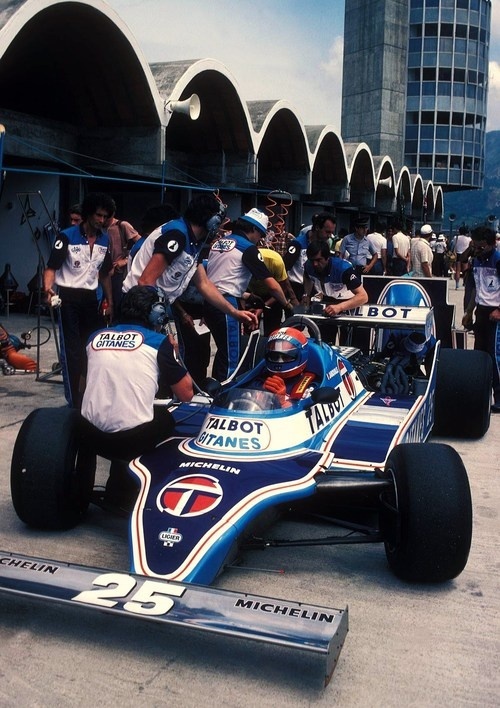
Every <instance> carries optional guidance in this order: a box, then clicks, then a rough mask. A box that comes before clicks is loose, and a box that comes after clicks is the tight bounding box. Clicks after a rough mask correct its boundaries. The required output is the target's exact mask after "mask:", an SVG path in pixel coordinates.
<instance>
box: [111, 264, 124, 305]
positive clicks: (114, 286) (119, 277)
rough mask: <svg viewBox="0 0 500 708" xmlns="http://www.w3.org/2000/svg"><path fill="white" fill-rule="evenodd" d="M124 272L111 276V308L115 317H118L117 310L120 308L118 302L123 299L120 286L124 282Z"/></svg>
mask: <svg viewBox="0 0 500 708" xmlns="http://www.w3.org/2000/svg"><path fill="white" fill-rule="evenodd" d="M125 275H126V273H125V271H119V272H115V273H113V275H112V276H111V292H112V295H113V308H114V312H115V314H116V315H118V308H119V307H120V302H121V300H122V297H123V292H122V285H123V281H124V280H125Z"/></svg>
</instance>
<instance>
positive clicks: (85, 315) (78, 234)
mask: <svg viewBox="0 0 500 708" xmlns="http://www.w3.org/2000/svg"><path fill="white" fill-rule="evenodd" d="M115 208H116V207H115V203H114V200H113V199H112V198H111V197H110V196H109V195H108V194H102V193H98V192H91V193H89V194H87V196H86V197H85V198H84V199H83V202H82V222H81V223H80V224H77V225H75V226H70V227H69V228H67V229H64V230H63V231H61V232H60V233H59V234H58V235H57V238H56V240H55V242H54V246H53V248H52V251H51V253H50V256H49V259H48V261H47V267H46V269H45V271H44V274H43V285H44V290H45V295H46V298H47V302H48V303H49V305H51V304H52V303H54V304H55V302H54V298H55V297H56V295H58V296H59V298H60V301H61V302H60V314H59V329H60V341H61V365H62V373H63V380H64V387H65V395H66V399H67V401H68V403H69V405H70V406H72V407H74V408H79V407H80V402H81V392H80V380H81V378H82V376H83V377H84V376H85V366H86V359H85V344H86V342H87V339H88V336H89V334H90V333H91V332H93V331H94V330H95V329H97V328H98V327H99V324H100V322H99V311H98V302H97V286H98V285H99V282H100V283H101V285H102V288H103V290H104V295H105V297H106V299H107V301H108V309H107V315H108V317H109V318H110V319H111V318H112V316H113V298H112V293H111V276H110V271H111V268H112V265H113V264H112V261H111V255H110V252H109V239H108V236H107V234H106V233H105V232H104V231H103V226H104V223H105V221H106V220H107V219H109V217H110V216H111V215H112V214H113V213H114V211H115ZM55 286H57V293H56V290H55V289H54V288H55Z"/></svg>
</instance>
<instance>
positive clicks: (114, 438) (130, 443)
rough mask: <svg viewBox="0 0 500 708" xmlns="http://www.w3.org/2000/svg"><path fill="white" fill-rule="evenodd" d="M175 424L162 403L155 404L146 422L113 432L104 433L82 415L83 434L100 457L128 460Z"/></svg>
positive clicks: (165, 434)
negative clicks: (151, 414)
mask: <svg viewBox="0 0 500 708" xmlns="http://www.w3.org/2000/svg"><path fill="white" fill-rule="evenodd" d="M174 426H175V423H174V419H173V417H172V415H171V413H169V411H168V410H167V409H166V408H165V407H164V406H155V407H154V414H153V419H152V420H150V421H149V422H148V423H143V424H142V425H138V426H136V427H135V428H130V429H129V430H119V431H118V432H116V433H103V432H102V430H99V429H98V428H96V427H95V426H94V425H92V423H89V421H88V420H85V418H82V438H83V440H84V441H85V442H86V443H88V445H89V447H91V448H92V449H93V450H95V452H96V454H97V455H100V456H101V457H105V458H106V459H108V460H113V459H116V460H127V461H129V460H133V459H134V457H138V456H139V455H142V454H143V453H145V452H147V451H148V450H152V449H153V448H154V447H156V445H158V444H159V443H161V442H163V440H165V439H166V438H168V437H169V436H170V435H171V434H172V432H173V429H174Z"/></svg>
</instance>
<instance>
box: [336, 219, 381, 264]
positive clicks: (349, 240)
mask: <svg viewBox="0 0 500 708" xmlns="http://www.w3.org/2000/svg"><path fill="white" fill-rule="evenodd" d="M367 232H368V219H356V221H355V222H354V232H353V233H351V234H347V236H345V238H344V239H343V241H342V245H341V247H340V257H341V258H343V259H344V260H347V261H349V263H351V264H352V267H353V268H354V272H355V273H356V275H357V276H361V275H368V273H370V272H371V270H372V268H373V267H374V266H375V263H376V262H377V260H378V255H377V248H376V246H375V245H374V244H373V243H371V242H370V241H369V240H368V239H367V237H366V234H367Z"/></svg>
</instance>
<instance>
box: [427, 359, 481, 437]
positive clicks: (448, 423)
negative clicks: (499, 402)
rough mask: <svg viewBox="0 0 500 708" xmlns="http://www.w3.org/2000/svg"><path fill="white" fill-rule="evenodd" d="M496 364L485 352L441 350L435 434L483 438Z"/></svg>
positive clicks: (438, 369)
mask: <svg viewBox="0 0 500 708" xmlns="http://www.w3.org/2000/svg"><path fill="white" fill-rule="evenodd" d="M492 376H493V365H492V361H491V357H490V356H489V355H488V354H486V352H480V351H474V350H467V349H441V350H440V352H439V362H438V368H437V378H436V394H435V407H434V427H433V430H432V432H433V435H442V436H449V437H455V438H480V437H482V436H483V435H484V434H485V433H486V432H487V430H488V428H489V426H490V406H491V385H492Z"/></svg>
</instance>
